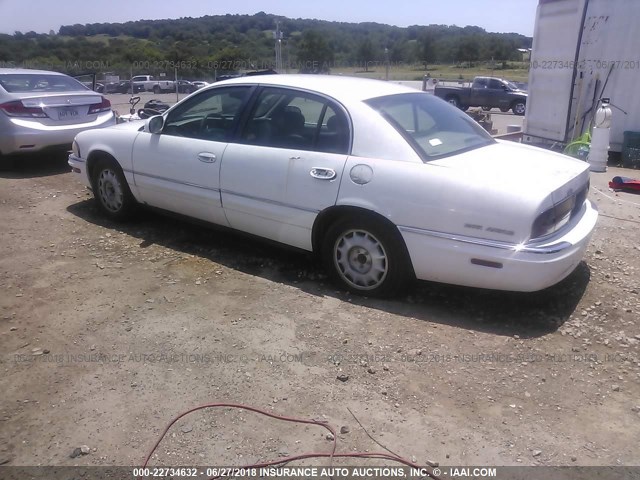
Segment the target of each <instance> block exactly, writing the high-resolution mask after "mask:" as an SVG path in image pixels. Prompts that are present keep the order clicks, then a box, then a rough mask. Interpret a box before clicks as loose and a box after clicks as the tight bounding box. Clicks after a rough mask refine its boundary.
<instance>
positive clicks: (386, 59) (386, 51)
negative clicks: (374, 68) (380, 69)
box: [384, 47, 389, 82]
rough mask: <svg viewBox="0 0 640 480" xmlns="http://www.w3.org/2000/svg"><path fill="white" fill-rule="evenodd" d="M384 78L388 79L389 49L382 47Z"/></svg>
mask: <svg viewBox="0 0 640 480" xmlns="http://www.w3.org/2000/svg"><path fill="white" fill-rule="evenodd" d="M384 70H385V73H384V79H385V80H386V81H387V82H388V81H389V49H388V48H387V47H384Z"/></svg>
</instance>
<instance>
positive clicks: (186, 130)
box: [162, 86, 251, 142]
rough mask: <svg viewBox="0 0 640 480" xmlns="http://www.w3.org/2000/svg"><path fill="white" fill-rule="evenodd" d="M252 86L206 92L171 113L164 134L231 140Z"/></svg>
mask: <svg viewBox="0 0 640 480" xmlns="http://www.w3.org/2000/svg"><path fill="white" fill-rule="evenodd" d="M250 90H251V89H250V87H245V86H243V87H226V88H220V89H214V90H207V91H205V92H202V93H201V94H200V95H196V96H195V97H192V98H190V99H189V100H188V101H186V102H184V103H182V104H180V105H179V106H178V107H176V108H175V109H174V110H172V111H171V112H169V114H168V115H167V119H166V121H165V125H164V128H163V129H162V133H163V134H165V135H175V136H179V137H188V138H199V139H202V140H211V141H217V142H226V141H229V140H230V139H231V138H232V136H233V131H234V128H235V126H236V123H237V121H238V117H239V115H240V111H241V110H242V106H243V105H244V103H245V101H246V100H247V97H248V95H249V92H250Z"/></svg>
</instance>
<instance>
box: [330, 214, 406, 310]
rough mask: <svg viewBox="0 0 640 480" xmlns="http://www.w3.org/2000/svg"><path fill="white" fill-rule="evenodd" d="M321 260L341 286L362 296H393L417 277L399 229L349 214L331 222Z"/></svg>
mask: <svg viewBox="0 0 640 480" xmlns="http://www.w3.org/2000/svg"><path fill="white" fill-rule="evenodd" d="M347 241H349V242H350V243H351V244H352V245H351V246H347ZM347 249H348V251H347ZM374 257H377V258H375V259H374ZM322 259H323V263H324V265H325V268H326V269H327V272H329V273H330V274H331V276H332V277H333V279H334V280H335V281H336V283H337V284H338V285H340V286H341V287H343V288H345V289H346V290H349V291H350V292H353V293H357V294H359V295H365V296H370V297H390V296H392V295H394V294H397V293H399V292H401V291H403V289H404V288H405V287H406V286H407V285H408V283H409V282H410V281H411V280H412V279H413V278H414V276H413V269H412V267H411V261H410V260H409V254H408V253H407V249H406V246H405V244H404V241H403V239H402V236H401V235H400V232H399V231H398V230H397V229H396V228H395V227H392V226H390V225H387V224H385V223H384V222H383V221H381V220H377V219H374V218H367V217H364V218H359V219H356V218H353V217H346V218H342V219H340V220H338V221H337V222H335V223H334V224H333V225H331V227H330V228H329V229H328V231H327V233H326V235H325V236H324V238H323V243H322ZM376 264H377V265H376ZM375 267H377V268H375Z"/></svg>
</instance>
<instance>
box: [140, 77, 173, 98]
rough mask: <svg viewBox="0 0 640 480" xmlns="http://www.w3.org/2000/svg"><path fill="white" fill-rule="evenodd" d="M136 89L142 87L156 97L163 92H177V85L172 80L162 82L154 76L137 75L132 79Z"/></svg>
mask: <svg viewBox="0 0 640 480" xmlns="http://www.w3.org/2000/svg"><path fill="white" fill-rule="evenodd" d="M131 82H132V83H133V86H134V87H137V86H138V85H139V86H141V87H142V88H143V89H144V91H146V92H153V93H155V94H156V95H157V94H158V93H161V92H175V90H176V84H175V82H173V81H172V80H160V79H157V78H155V77H153V76H152V75H136V76H135V77H133V78H132V79H131Z"/></svg>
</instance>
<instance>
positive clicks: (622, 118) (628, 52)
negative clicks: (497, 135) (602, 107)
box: [523, 0, 640, 152]
mask: <svg viewBox="0 0 640 480" xmlns="http://www.w3.org/2000/svg"><path fill="white" fill-rule="evenodd" d="M639 21H640V0H540V1H539V4H538V11H537V18H536V23H535V30H534V35H533V49H532V52H531V68H530V71H529V99H528V103H527V111H526V116H525V120H524V125H523V142H526V143H531V144H537V145H544V146H548V147H549V146H553V145H556V146H561V145H564V144H567V143H569V142H571V141H572V140H574V139H576V138H577V137H579V136H580V135H581V134H582V133H584V132H586V131H587V130H588V128H589V125H590V122H591V121H592V119H593V115H594V113H595V111H596V109H597V107H598V102H599V101H600V99H602V98H609V99H610V101H611V104H612V105H613V123H612V126H611V151H614V152H620V151H621V150H622V144H623V133H624V132H625V131H627V130H629V131H636V132H640V25H639V24H638V22H639Z"/></svg>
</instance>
